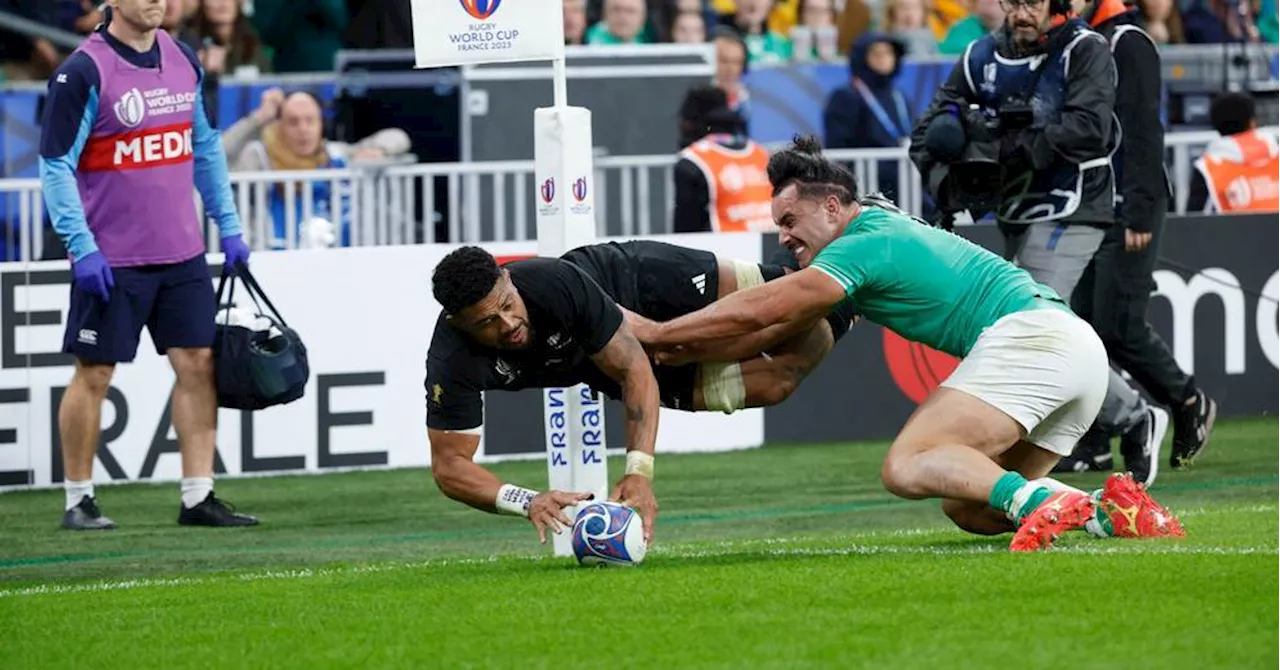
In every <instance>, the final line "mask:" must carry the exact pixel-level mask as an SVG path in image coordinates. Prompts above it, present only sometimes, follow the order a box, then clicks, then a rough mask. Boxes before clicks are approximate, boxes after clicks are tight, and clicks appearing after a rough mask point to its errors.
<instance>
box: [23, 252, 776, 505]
mask: <svg viewBox="0 0 1280 670" xmlns="http://www.w3.org/2000/svg"><path fill="white" fill-rule="evenodd" d="M661 239H666V240H667V241H673V242H678V243H680V244H683V245H685V246H689V247H697V248H703V249H707V250H709V251H712V252H714V253H717V254H719V255H722V256H725V257H732V258H740V259H743V260H749V261H757V260H759V255H760V238H759V236H757V235H752V234H745V233H744V234H736V235H715V234H703V235H686V236H680V237H679V238H678V239H677V238H675V237H667V238H661ZM453 248H454V247H453V246H449V245H417V246H402V247H365V248H352V249H331V250H310V251H280V252H262V253H258V254H256V255H255V256H254V257H253V261H252V263H253V268H254V275H255V277H256V278H257V279H258V280H259V281H260V283H261V284H262V286H263V289H264V290H265V291H266V292H267V294H268V295H269V296H270V297H271V299H272V301H273V302H274V303H275V304H276V306H277V307H279V308H280V310H281V313H282V314H283V315H284V317H285V319H286V320H287V321H288V323H289V325H290V326H291V327H293V328H295V329H297V331H298V332H299V334H301V336H302V338H303V341H304V342H305V343H306V345H307V348H308V353H309V357H310V362H311V370H312V378H311V381H310V383H309V384H308V387H307V391H306V395H305V396H304V397H302V398H301V399H299V400H298V401H296V402H294V403H291V404H289V405H284V406H280V407H273V408H270V409H267V410H263V411H260V412H252V413H250V412H238V411H233V410H225V409H224V410H219V414H218V459H217V467H216V469H217V472H218V473H219V474H225V475H232V476H234V475H249V474H265V473H285V472H293V473H314V472H325V471H331V470H338V469H351V468H376V467H423V466H427V465H429V464H430V461H431V459H430V451H429V449H428V446H427V437H426V406H425V402H426V400H425V399H426V392H425V390H424V388H423V375H424V371H425V367H424V366H425V361H426V352H427V347H428V345H429V344H430V340H431V334H432V331H433V329H434V327H435V323H436V319H437V317H438V316H439V314H440V307H439V305H438V304H437V303H436V302H435V300H434V299H433V298H432V297H431V283H430V279H431V271H432V269H433V268H434V267H435V266H436V264H437V263H439V261H440V259H441V258H443V257H444V255H445V254H447V253H448V252H449V251H451V250H452V249H453ZM488 248H489V249H490V251H491V252H492V253H493V254H494V255H496V256H500V257H502V258H504V259H512V258H519V257H525V256H531V255H533V254H534V253H535V243H534V242H533V241H529V242H516V243H503V244H493V245H489V247H488ZM209 268H210V282H211V284H212V283H213V282H214V278H215V277H216V276H218V274H219V273H220V271H221V258H220V257H218V256H210V257H209ZM69 281H70V271H69V269H68V267H67V264H66V263H65V262H43V263H31V264H28V265H23V264H17V263H12V264H0V323H2V326H0V488H9V487H15V486H31V485H34V486H49V485H57V484H59V483H60V482H61V481H62V480H63V467H62V457H61V446H60V443H59V437H58V429H57V425H58V407H59V403H60V402H61V399H62V395H63V393H64V391H65V389H66V386H67V384H68V382H70V380H71V376H72V360H71V359H70V358H69V357H68V356H65V355H63V354H60V353H58V352H59V350H60V348H61V342H62V330H63V323H64V321H65V318H66V310H67V296H68V283H69ZM237 302H239V299H237ZM172 385H173V373H172V372H171V371H170V369H169V365H168V362H167V361H166V360H165V359H164V358H162V357H160V356H158V355H157V354H156V353H155V349H154V348H153V345H152V344H151V340H150V337H149V336H147V335H145V334H144V335H143V337H142V342H141V345H140V346H139V349H138V357H137V359H136V360H135V361H134V362H133V363H129V364H123V365H120V366H118V368H117V370H116V373H115V377H114V378H113V379H112V381H111V388H110V391H109V392H108V395H107V401H106V403H105V404H104V407H103V414H102V426H103V433H102V440H103V445H102V448H101V449H99V452H98V459H97V462H96V463H95V466H94V479H95V481H98V482H107V481H138V480H152V481H169V480H176V479H178V478H180V477H181V469H180V458H179V456H178V453H177V449H178V443H177V437H176V435H175V434H174V431H173V425H172V412H171V410H170V405H169V393H170V390H171V388H172ZM611 404H616V403H611ZM606 416H607V417H609V424H610V425H609V430H608V434H607V439H608V442H607V444H608V445H609V446H611V447H614V451H615V452H617V451H618V450H620V449H622V448H624V447H625V442H624V439H623V426H622V422H621V420H620V417H619V416H618V415H617V409H616V408H610V409H608V410H607V411H606ZM541 423H542V393H541V392H540V391H537V390H529V391H521V392H517V393H509V392H492V393H487V394H486V398H485V428H484V434H483V438H482V443H481V451H480V458H482V459H490V460H493V459H502V458H545V457H546V449H545V443H544V440H543V435H542V429H541ZM658 441H659V444H660V445H661V449H662V450H663V451H664V452H668V453H670V452H680V451H707V450H722V449H735V448H744V447H754V446H759V445H760V444H762V443H763V441H764V414H763V410H749V411H745V412H738V413H735V414H733V415H724V414H718V413H702V414H696V415H695V414H691V413H687V412H676V411H667V410H663V412H662V418H661V423H660V430H659V434H658Z"/></svg>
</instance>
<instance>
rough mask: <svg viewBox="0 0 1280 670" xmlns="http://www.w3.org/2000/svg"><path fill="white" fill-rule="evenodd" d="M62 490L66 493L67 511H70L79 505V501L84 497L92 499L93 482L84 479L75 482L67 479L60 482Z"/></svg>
mask: <svg viewBox="0 0 1280 670" xmlns="http://www.w3.org/2000/svg"><path fill="white" fill-rule="evenodd" d="M62 488H63V490H65V491H66V492H67V509H71V508H72V507H75V506H76V505H79V504H80V500H81V499H82V498H84V497H85V496H89V497H91V498H92V497H93V480H92V479H85V480H83V481H77V480H74V479H68V480H66V481H64V482H62Z"/></svg>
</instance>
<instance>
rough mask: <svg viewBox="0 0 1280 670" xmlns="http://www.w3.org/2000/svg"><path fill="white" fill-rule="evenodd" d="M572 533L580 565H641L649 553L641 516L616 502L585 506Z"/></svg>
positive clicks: (575, 521)
mask: <svg viewBox="0 0 1280 670" xmlns="http://www.w3.org/2000/svg"><path fill="white" fill-rule="evenodd" d="M572 532H573V538H572V545H573V555H574V556H576V557H577V558H578V564H579V565H584V566H591V567H605V566H631V565H639V564H640V563H642V562H643V561H644V555H645V553H646V552H647V551H648V546H647V545H646V544H645V541H644V522H642V521H641V520H640V515H639V514H637V513H636V511H635V510H633V509H631V508H630V507H627V506H626V505H620V504H618V503H615V502H593V503H589V504H587V505H583V506H582V508H581V509H579V510H578V516H577V518H576V519H574V522H573V531H572Z"/></svg>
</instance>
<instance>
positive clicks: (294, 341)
mask: <svg viewBox="0 0 1280 670" xmlns="http://www.w3.org/2000/svg"><path fill="white" fill-rule="evenodd" d="M237 280H239V281H241V282H243V283H244V292H245V293H247V294H248V295H249V298H250V299H252V300H253V304H254V307H256V308H257V309H256V310H255V312H254V314H253V316H254V318H255V320H257V321H258V322H259V324H261V325H265V324H264V322H262V321H261V320H263V319H265V321H266V322H269V323H270V327H268V328H263V329H255V328H251V327H249V326H248V325H245V324H243V323H232V318H231V317H232V308H233V307H234V306H235V303H234V298H235V292H236V282H237ZM228 284H230V285H231V290H230V292H229V294H228V295H227V302H226V303H223V302H222V293H223V290H224V289H226V288H227V285H228ZM259 299H261V302H259ZM217 300H218V302H217V305H218V314H219V316H222V315H223V314H222V313H223V312H224V311H225V312H226V314H225V316H226V319H225V320H224V319H218V321H219V322H218V323H216V324H215V335H214V339H213V366H214V375H215V376H214V379H215V380H216V382H217V386H218V406H219V407H226V408H228V409H247V410H258V409H264V408H267V407H272V406H275V405H284V404H287V403H291V402H293V401H294V400H297V399H298V398H301V397H302V396H303V394H304V393H305V392H306V388H307V380H308V379H310V377H311V367H310V365H309V364H308V362H307V348H306V346H305V345H303V344H302V338H301V337H299V336H298V333H297V332H295V331H294V330H293V329H292V328H290V327H289V326H288V325H286V324H285V322H284V317H282V316H280V312H279V311H278V310H276V307H275V305H273V304H271V299H270V298H268V297H267V294H266V293H263V291H262V287H261V286H259V285H258V282H257V280H255V279H254V278H253V274H252V273H250V272H249V268H248V267H247V266H245V265H243V264H241V265H239V266H237V267H236V268H235V269H233V270H231V271H230V272H227V271H226V270H224V271H223V273H222V279H221V280H219V281H218V299H217ZM262 303H266V305H267V309H268V310H270V312H269V313H268V312H264V311H263V310H262ZM241 313H243V312H241ZM261 325H260V326H259V328H261Z"/></svg>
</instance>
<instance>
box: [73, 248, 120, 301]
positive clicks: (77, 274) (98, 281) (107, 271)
mask: <svg viewBox="0 0 1280 670" xmlns="http://www.w3.org/2000/svg"><path fill="white" fill-rule="evenodd" d="M71 277H72V278H73V280H74V281H75V283H76V285H78V286H79V287H80V288H81V289H83V290H85V291H88V292H89V293H92V294H93V295H96V296H98V297H99V298H102V301H103V302H107V301H108V300H110V299H111V288H112V287H113V286H115V285H116V280H115V277H112V276H111V266H110V265H107V257H106V256H103V255H102V252H101V251H95V252H93V253H91V254H85V255H84V256H82V257H81V258H80V259H79V260H77V261H76V262H75V263H72V264H71Z"/></svg>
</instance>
